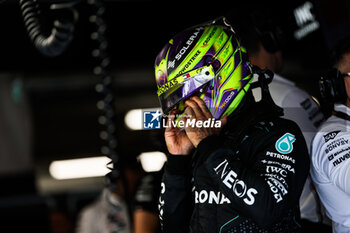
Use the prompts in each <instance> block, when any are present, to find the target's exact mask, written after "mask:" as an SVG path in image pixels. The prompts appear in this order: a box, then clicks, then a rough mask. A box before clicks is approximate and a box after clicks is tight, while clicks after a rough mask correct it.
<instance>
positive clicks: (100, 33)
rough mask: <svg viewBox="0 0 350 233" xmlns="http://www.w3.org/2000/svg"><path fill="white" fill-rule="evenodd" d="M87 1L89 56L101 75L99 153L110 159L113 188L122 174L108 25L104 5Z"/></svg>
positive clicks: (90, 0)
mask: <svg viewBox="0 0 350 233" xmlns="http://www.w3.org/2000/svg"><path fill="white" fill-rule="evenodd" d="M88 4H89V5H91V7H92V8H93V9H92V10H93V12H94V13H93V14H91V16H90V17H89V21H90V22H91V23H92V25H93V27H94V31H93V32H92V33H91V39H92V40H93V41H94V42H95V44H96V48H94V49H93V50H92V56H93V58H94V59H95V60H96V61H97V65H96V66H95V67H94V69H93V72H94V74H95V75H96V76H98V77H99V78H100V82H99V83H98V84H97V85H96V91H97V92H98V93H99V94H100V96H101V99H100V100H99V101H98V102H97V108H98V109H99V110H100V112H101V114H100V116H99V117H98V122H99V123H100V124H101V125H102V127H103V128H102V130H101V131H100V138H101V139H102V141H103V145H102V147H101V153H102V154H104V155H105V156H108V157H109V158H110V159H111V163H110V164H108V165H107V167H108V168H109V169H110V170H111V172H110V173H109V174H107V178H108V180H107V181H108V182H109V184H110V187H111V188H118V187H115V182H114V181H115V180H116V179H118V178H122V179H123V175H122V174H121V169H122V167H121V163H120V160H119V159H120V157H119V154H118V152H117V145H118V143H117V137H116V125H115V115H116V114H115V109H114V106H113V104H114V100H115V97H114V94H113V90H112V89H113V87H112V75H111V72H110V70H109V65H110V57H109V54H108V52H107V49H108V41H107V38H106V35H105V32H106V28H107V25H106V23H105V21H104V19H103V15H104V13H105V7H104V5H103V3H102V2H101V1H99V0H88Z"/></svg>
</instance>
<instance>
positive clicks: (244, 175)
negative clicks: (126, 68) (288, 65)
mask: <svg viewBox="0 0 350 233" xmlns="http://www.w3.org/2000/svg"><path fill="white" fill-rule="evenodd" d="M155 66H156V82H157V84H158V96H159V99H160V103H161V105H162V109H163V112H164V113H165V114H169V113H170V115H169V118H168V121H170V122H171V121H175V122H178V121H184V122H190V124H186V123H184V124H182V125H184V128H183V129H180V128H178V127H176V126H174V124H169V125H170V127H168V128H166V130H165V141H166V145H167V148H168V152H169V154H168V162H167V164H166V166H165V171H164V176H163V182H162V186H161V187H162V189H161V196H160V200H159V209H160V218H161V221H162V227H163V231H164V232H167V233H169V232H197V233H198V232H298V231H300V213H299V197H300V194H301V191H302V189H303V185H304V182H305V179H306V177H307V174H308V171H309V157H308V152H307V147H306V144H305V140H304V138H303V136H302V133H301V131H300V129H299V128H298V126H297V125H296V124H295V123H294V122H292V121H289V120H286V119H282V118H280V117H279V116H280V115H281V114H282V112H281V109H280V108H278V107H277V106H275V105H274V103H273V102H272V101H271V98H268V97H269V92H268V88H267V85H266V83H265V81H264V80H265V75H266V74H264V73H263V72H259V74H260V78H259V83H260V85H261V87H263V88H262V90H263V95H262V96H263V97H262V100H261V101H260V102H258V103H257V102H255V100H254V97H253V95H252V92H251V88H250V87H251V85H250V84H251V80H252V73H251V68H250V64H249V62H248V58H247V54H246V50H245V49H244V48H243V47H242V46H241V45H240V43H239V41H238V40H237V37H236V35H235V33H234V32H233V30H232V27H231V26H230V25H229V24H228V22H227V21H226V20H225V18H221V19H218V20H215V21H213V22H211V23H208V24H203V25H199V26H195V27H192V28H190V29H187V30H184V31H183V32H181V33H179V34H177V35H176V36H175V37H173V39H171V40H170V41H169V43H167V44H166V45H165V46H164V48H163V49H162V51H161V52H160V54H159V55H158V56H157V58H156V62H155ZM194 76H195V77H196V80H198V79H199V78H200V77H201V76H203V79H205V80H208V76H210V77H211V79H209V81H208V82H207V83H205V84H204V85H202V86H200V87H196V88H193V89H192V90H191V91H189V92H188V93H189V94H188V95H184V94H183V93H184V92H183V88H184V86H185V85H184V83H185V82H191V79H192V78H193V77H194ZM177 116H180V117H179V118H177ZM213 117H214V118H215V119H217V120H219V119H220V123H221V127H215V126H217V124H215V126H214V127H213V126H212V125H210V126H212V127H210V126H209V127H203V125H204V123H203V122H205V121H207V120H210V119H212V118H213ZM191 122H192V125H191ZM198 122H199V123H198ZM197 123H198V124H197ZM179 125H180V124H179ZM219 125H220V124H219Z"/></svg>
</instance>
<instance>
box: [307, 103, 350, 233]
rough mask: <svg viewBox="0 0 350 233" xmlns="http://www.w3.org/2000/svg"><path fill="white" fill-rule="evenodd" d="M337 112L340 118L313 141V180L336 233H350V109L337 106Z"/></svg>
mask: <svg viewBox="0 0 350 233" xmlns="http://www.w3.org/2000/svg"><path fill="white" fill-rule="evenodd" d="M334 110H335V111H336V112H337V113H340V117H339V116H336V115H337V114H336V115H334V116H331V117H330V118H328V119H327V121H326V122H325V123H324V124H323V125H322V126H321V128H320V130H319V132H318V133H317V134H316V136H315V138H314V140H313V143H312V157H311V161H312V163H311V164H312V166H311V177H312V179H313V181H314V183H315V186H316V189H317V192H318V194H319V196H320V199H321V201H322V203H323V205H324V207H325V208H326V211H327V215H328V217H329V218H330V219H331V220H332V227H333V232H337V233H343V232H350V121H349V119H346V118H347V117H348V115H350V108H348V107H346V106H345V105H335V107H334ZM342 114H344V115H345V117H342Z"/></svg>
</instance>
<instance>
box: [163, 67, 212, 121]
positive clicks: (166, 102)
mask: <svg viewBox="0 0 350 233" xmlns="http://www.w3.org/2000/svg"><path fill="white" fill-rule="evenodd" d="M214 78H215V73H214V68H213V67H212V66H211V65H209V66H204V67H200V68H198V69H194V70H191V71H189V72H187V73H184V74H181V75H179V76H177V77H175V78H173V79H171V80H170V81H169V82H167V83H165V84H164V85H163V86H161V87H160V88H159V89H158V91H157V94H158V97H159V101H160V104H161V107H162V110H163V113H165V114H167V113H168V112H169V111H170V110H171V109H173V108H174V107H175V106H176V105H177V104H178V103H179V102H180V101H182V100H185V99H187V98H188V97H190V96H191V95H193V94H194V93H195V92H197V91H198V90H200V89H201V88H202V87H203V85H205V84H207V83H208V82H209V81H211V80H213V79H214Z"/></svg>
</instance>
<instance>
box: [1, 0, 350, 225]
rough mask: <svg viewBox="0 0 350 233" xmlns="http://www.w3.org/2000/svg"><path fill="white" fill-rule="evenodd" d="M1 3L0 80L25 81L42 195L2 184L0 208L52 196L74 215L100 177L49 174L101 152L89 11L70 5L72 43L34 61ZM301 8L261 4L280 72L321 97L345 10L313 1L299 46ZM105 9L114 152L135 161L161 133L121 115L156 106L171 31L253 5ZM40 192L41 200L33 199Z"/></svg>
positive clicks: (49, 17)
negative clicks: (158, 70)
mask: <svg viewBox="0 0 350 233" xmlns="http://www.w3.org/2000/svg"><path fill="white" fill-rule="evenodd" d="M0 2H1V3H0V74H1V76H0V77H4V76H15V77H20V78H21V79H22V80H23V86H24V91H25V93H26V94H27V97H28V102H29V109H30V116H31V119H32V129H33V131H32V150H31V155H32V158H33V161H34V180H35V185H36V186H37V192H36V193H38V194H39V197H38V196H37V195H34V197H32V196H31V195H29V197H28V196H21V197H20V198H17V199H16V198H15V199H11V198H10V197H12V196H13V195H15V196H18V194H21V193H25V190H22V191H23V192H21V191H18V190H21V189H20V188H18V187H23V182H24V181H23V179H13V180H15V181H14V182H4V181H3V183H4V185H3V187H1V189H3V190H5V189H7V191H6V192H4V193H6V195H1V196H3V197H2V198H0V209H1V208H2V209H6V208H8V209H12V210H15V211H12V212H13V213H14V214H13V215H14V216H18V213H20V212H23V210H24V209H28V208H31V207H27V206H26V205H30V203H31V204H33V206H35V205H38V206H40V205H42V206H44V208H46V207H47V205H46V203H47V202H48V200H54V201H52V202H53V203H55V204H53V205H52V206H56V207H57V206H59V207H60V208H61V209H64V210H65V211H66V212H68V213H69V214H70V216H73V217H72V218H73V219H74V217H76V214H77V213H78V211H79V209H80V208H81V207H82V206H83V205H84V203H87V202H88V201H89V200H91V199H92V198H94V197H95V196H96V195H97V193H98V191H99V190H100V188H101V185H100V186H99V185H96V186H94V184H96V182H97V183H99V182H102V181H101V180H97V181H96V180H94V181H93V182H92V183H89V181H86V180H79V181H75V182H73V183H72V182H71V183H69V182H66V183H64V182H58V181H55V180H53V179H52V178H50V177H49V175H48V164H49V163H50V162H51V161H53V160H57V159H67V158H79V157H88V156H99V155H101V151H100V148H101V145H102V144H103V142H102V140H101V139H100V137H99V132H100V130H101V126H100V125H99V124H98V122H97V119H98V116H99V115H100V111H99V110H98V109H97V108H96V103H97V101H98V100H99V94H98V93H97V92H96V91H95V85H96V84H97V83H98V82H99V81H100V79H99V78H98V77H97V76H95V75H94V74H93V72H92V71H93V68H94V67H95V66H96V64H97V62H96V59H94V58H93V57H92V55H91V52H92V50H93V49H94V48H95V47H96V43H95V42H94V41H92V40H91V39H90V34H91V33H92V32H93V30H94V28H93V25H92V24H91V23H90V22H89V20H88V19H89V17H90V15H91V14H92V13H93V12H92V10H91V7H89V6H88V5H87V4H86V2H85V1H80V2H78V3H77V5H76V7H75V8H76V9H77V11H78V12H79V19H78V21H77V23H76V25H75V31H74V37H73V41H72V43H71V44H70V46H69V47H68V48H67V50H66V51H65V52H64V53H63V54H62V55H60V56H59V57H55V58H49V57H45V56H43V55H41V54H40V53H39V52H38V51H37V50H36V49H35V48H34V46H33V45H32V43H31V41H30V39H29V38H28V35H27V32H26V29H25V27H24V23H23V18H22V16H21V12H20V8H19V5H18V2H17V1H12V0H8V1H0ZM51 2H53V1H39V3H40V8H41V19H42V24H43V27H44V28H45V29H46V30H47V31H50V28H51V25H52V21H53V20H54V19H55V17H56V16H57V14H58V13H57V12H53V11H51V10H50V9H49V4H50V3H51ZM61 2H62V1H61ZM305 2H306V1H299V0H298V1H288V2H287V1H279V2H278V1H274V2H273V4H271V3H270V2H268V1H259V3H260V4H266V5H268V6H269V7H270V9H271V12H273V17H274V18H275V20H276V21H277V22H278V24H280V26H281V28H282V29H283V32H284V36H285V46H284V47H283V52H284V53H283V54H284V68H283V70H282V72H281V74H282V75H283V76H285V77H287V78H289V79H291V80H293V81H294V82H296V84H297V85H298V86H300V87H302V88H303V89H305V90H306V91H308V92H309V93H310V94H312V95H313V96H315V97H318V98H319V92H318V87H317V80H318V78H319V77H320V75H321V74H322V73H323V72H325V71H326V70H327V68H328V63H327V57H328V53H329V49H330V48H331V47H332V46H333V45H334V43H335V41H336V40H337V39H338V38H340V37H341V36H344V35H346V34H348V32H349V25H350V17H349V13H350V10H349V9H350V6H349V5H350V4H349V2H348V1H345V0H339V1H335V0H318V1H310V2H311V3H312V4H313V8H312V13H313V14H314V15H315V17H316V20H317V22H319V24H320V28H319V29H317V30H316V31H314V32H312V33H310V34H308V35H307V36H306V37H304V38H302V39H301V40H296V39H295V38H294V37H293V33H294V31H295V30H296V29H297V27H298V26H297V24H296V21H295V18H294V14H293V12H294V10H295V8H296V7H298V6H301V5H302V4H304V3H305ZM104 4H105V9H106V11H105V14H104V19H105V22H106V24H107V29H106V36H107V40H108V42H109V44H108V52H109V55H110V58H111V63H110V71H111V73H112V76H113V93H114V95H115V101H114V106H115V111H116V119H115V122H116V126H117V139H118V147H117V148H118V152H119V153H120V155H121V156H123V157H125V158H127V159H128V161H130V162H135V161H136V160H135V158H136V156H137V155H139V154H140V153H141V152H144V151H152V150H154V149H155V148H156V147H157V145H158V144H159V143H158V142H159V140H160V139H159V138H160V131H157V130H148V131H130V130H128V129H127V128H126V126H125V125H124V115H125V113H126V112H127V111H128V110H130V109H134V108H150V107H158V100H157V97H156V86H155V82H154V69H153V65H154V59H155V57H156V55H157V53H158V52H159V51H160V49H161V48H162V46H163V45H164V44H165V43H166V42H167V41H168V40H169V39H170V38H171V37H172V36H173V35H175V34H176V33H177V32H179V31H181V30H183V29H185V28H187V27H189V26H192V25H195V24H199V23H202V22H204V21H208V20H211V19H214V18H216V17H219V16H221V15H224V14H228V12H232V8H234V10H235V11H236V10H237V9H238V10H239V11H240V12H241V13H243V15H244V12H249V10H250V7H252V6H254V4H255V2H254V1H248V2H246V4H245V5H243V4H239V3H238V2H237V1H213V2H199V1H198V2H196V1H191V2H189V1H171V2H162V1H132V0H125V1H118V0H115V1H112V0H109V1H104ZM0 111H6V109H1V110H0ZM0 177H1V174H0ZM4 177H6V176H4ZM2 180H5V178H3V179H2ZM41 180H45V182H41ZM21 182H22V183H21ZM94 182H95V183H94ZM5 184H6V185H5ZM49 184H51V185H49ZM84 184H86V185H85V186H84ZM73 186H74V188H73ZM11 190H12V191H11ZM72 190H73V191H72ZM31 194H32V193H31ZM42 196H43V197H44V200H43V199H41V198H40V197H42ZM9 198H10V199H9ZM25 198H29V199H25ZM50 198H51V199H50ZM23 200H28V201H23ZM11 201H12V202H11ZM4 203H10V204H8V205H5V204H4ZM11 203H12V204H11ZM28 203H29V204H28ZM8 209H6V210H8ZM41 214H42V213H41V212H40V213H37V214H36V215H35V216H38V218H35V219H40V218H41V217H40V216H41ZM29 215H30V214H29ZM20 216H22V217H23V216H24V215H23V214H22V215H20ZM44 216H46V215H45V214H44ZM45 218H46V217H45ZM20 219H21V217H20V218H19V220H20ZM17 220H18V218H17ZM17 220H16V221H17ZM33 221H35V220H33ZM34 225H35V224H34Z"/></svg>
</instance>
